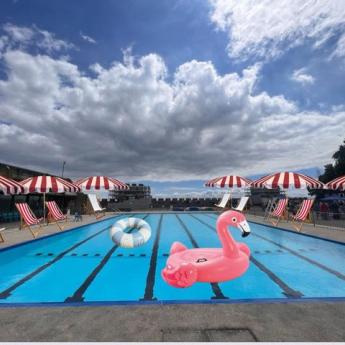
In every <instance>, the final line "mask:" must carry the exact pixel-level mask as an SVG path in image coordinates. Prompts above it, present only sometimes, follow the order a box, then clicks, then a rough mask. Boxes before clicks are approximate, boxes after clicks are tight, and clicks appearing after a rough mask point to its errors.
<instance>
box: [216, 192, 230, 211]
mask: <svg viewBox="0 0 345 345" xmlns="http://www.w3.org/2000/svg"><path fill="white" fill-rule="evenodd" d="M230 197H231V194H230V193H225V194H224V195H223V198H222V200H221V201H220V203H219V204H215V206H217V207H221V208H224V207H226V205H227V203H228V202H229V200H230Z"/></svg>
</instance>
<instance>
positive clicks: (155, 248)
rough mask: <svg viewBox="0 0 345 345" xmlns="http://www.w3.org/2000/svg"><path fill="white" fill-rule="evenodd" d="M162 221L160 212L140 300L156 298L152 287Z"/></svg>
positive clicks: (154, 278)
mask: <svg viewBox="0 0 345 345" xmlns="http://www.w3.org/2000/svg"><path fill="white" fill-rule="evenodd" d="M162 221H163V214H161V217H160V218H159V222H158V227H157V232H156V238H155V243H154V244H153V248H152V254H151V260H150V268H149V271H148V273H147V277H146V287H145V293H144V297H143V298H141V299H140V300H141V301H154V300H157V298H155V297H153V288H154V285H155V280H156V267H157V255H158V247H159V240H160V237H161V228H162Z"/></svg>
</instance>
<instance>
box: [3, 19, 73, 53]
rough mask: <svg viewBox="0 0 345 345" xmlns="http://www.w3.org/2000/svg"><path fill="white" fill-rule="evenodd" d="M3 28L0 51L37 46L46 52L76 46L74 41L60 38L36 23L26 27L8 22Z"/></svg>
mask: <svg viewBox="0 0 345 345" xmlns="http://www.w3.org/2000/svg"><path fill="white" fill-rule="evenodd" d="M2 29H3V31H4V35H3V36H1V37H0V52H1V50H4V49H7V50H10V49H20V50H24V49H26V48H28V47H31V46H35V47H38V48H40V49H41V50H42V51H44V52H46V53H52V52H54V51H61V50H66V49H71V48H73V47H74V45H73V44H72V43H69V42H67V41H64V40H61V39H58V38H56V37H55V35H54V34H52V33H51V32H49V31H46V30H41V29H39V28H38V27H37V26H35V25H33V26H32V27H24V26H17V25H14V24H11V23H6V24H4V25H3V27H2Z"/></svg>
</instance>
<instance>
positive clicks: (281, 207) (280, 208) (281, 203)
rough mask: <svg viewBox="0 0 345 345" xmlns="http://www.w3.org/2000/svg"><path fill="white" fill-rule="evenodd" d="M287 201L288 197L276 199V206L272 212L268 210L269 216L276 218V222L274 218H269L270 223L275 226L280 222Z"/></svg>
mask: <svg viewBox="0 0 345 345" xmlns="http://www.w3.org/2000/svg"><path fill="white" fill-rule="evenodd" d="M288 201H289V199H287V198H285V199H280V200H279V201H278V204H277V206H276V208H275V209H274V210H273V211H272V212H270V214H269V216H270V217H275V218H277V220H276V222H275V221H274V220H271V223H272V224H273V225H274V226H277V225H278V223H279V222H280V220H281V218H282V217H284V215H286V212H287V204H288Z"/></svg>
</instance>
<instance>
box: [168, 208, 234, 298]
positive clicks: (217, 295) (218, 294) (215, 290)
mask: <svg viewBox="0 0 345 345" xmlns="http://www.w3.org/2000/svg"><path fill="white" fill-rule="evenodd" d="M175 217H176V218H177V220H178V221H179V223H180V224H181V226H182V228H183V229H184V231H185V232H186V234H187V236H188V238H189V240H190V241H191V243H192V245H193V247H194V248H200V246H199V245H198V243H197V242H196V240H195V238H194V237H193V235H192V233H191V232H190V230H189V229H188V227H187V225H186V224H185V223H184V221H183V220H182V219H181V218H180V217H179V215H178V214H176V213H175ZM210 285H211V288H212V291H213V293H214V294H215V296H214V297H211V299H229V297H226V296H224V294H223V292H222V289H221V288H220V286H219V285H218V283H210Z"/></svg>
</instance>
